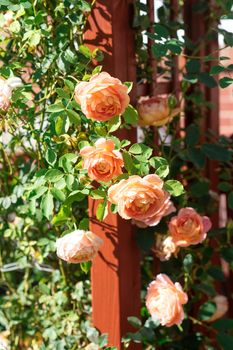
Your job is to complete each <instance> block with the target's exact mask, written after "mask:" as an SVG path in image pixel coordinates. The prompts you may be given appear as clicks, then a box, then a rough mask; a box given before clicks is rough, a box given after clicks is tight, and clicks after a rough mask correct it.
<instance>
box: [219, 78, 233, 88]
mask: <svg viewBox="0 0 233 350" xmlns="http://www.w3.org/2000/svg"><path fill="white" fill-rule="evenodd" d="M231 84H233V79H232V78H230V77H224V78H221V79H219V86H220V87H221V88H222V89H225V88H226V87H228V86H229V85H231Z"/></svg>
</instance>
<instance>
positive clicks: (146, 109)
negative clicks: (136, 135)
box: [137, 96, 181, 126]
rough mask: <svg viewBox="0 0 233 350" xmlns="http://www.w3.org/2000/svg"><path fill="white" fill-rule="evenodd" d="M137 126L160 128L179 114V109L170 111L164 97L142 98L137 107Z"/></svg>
mask: <svg viewBox="0 0 233 350" xmlns="http://www.w3.org/2000/svg"><path fill="white" fill-rule="evenodd" d="M137 110H138V115H139V125H141V126H147V125H151V126H162V125H165V124H167V123H170V122H171V121H172V119H173V118H174V117H175V116H176V115H177V114H179V113H180V111H181V109H180V108H174V109H170V108H169V106H168V99H167V98H165V97H160V96H154V97H142V98H141V99H140V100H139V102H138V105H137Z"/></svg>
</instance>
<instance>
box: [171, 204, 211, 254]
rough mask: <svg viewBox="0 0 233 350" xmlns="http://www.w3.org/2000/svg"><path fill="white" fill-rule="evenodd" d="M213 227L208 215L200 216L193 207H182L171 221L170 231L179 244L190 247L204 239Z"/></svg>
mask: <svg viewBox="0 0 233 350" xmlns="http://www.w3.org/2000/svg"><path fill="white" fill-rule="evenodd" d="M210 228H211V221H210V219H209V218H208V217H207V216H200V215H199V214H198V213H197V212H196V211H195V210H194V209H193V208H183V209H180V211H179V213H178V215H177V216H174V217H173V218H172V219H171V221H170V223H169V231H170V234H171V236H172V238H173V241H174V242H175V244H176V245H177V246H180V247H188V246H190V245H193V244H198V243H201V242H202V241H204V239H205V238H206V233H207V232H208V231H209V230H210Z"/></svg>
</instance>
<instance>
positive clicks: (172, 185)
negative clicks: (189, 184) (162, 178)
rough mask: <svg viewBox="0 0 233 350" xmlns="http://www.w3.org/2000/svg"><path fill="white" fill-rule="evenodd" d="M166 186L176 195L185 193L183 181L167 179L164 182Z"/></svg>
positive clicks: (167, 189) (168, 190)
mask: <svg viewBox="0 0 233 350" xmlns="http://www.w3.org/2000/svg"><path fill="white" fill-rule="evenodd" d="M164 188H165V190H166V191H167V192H169V193H170V194H171V195H172V196H174V197H178V196H180V195H181V194H183V193H184V187H183V185H182V183H180V182H179V181H177V180H167V181H166V182H165V184H164Z"/></svg>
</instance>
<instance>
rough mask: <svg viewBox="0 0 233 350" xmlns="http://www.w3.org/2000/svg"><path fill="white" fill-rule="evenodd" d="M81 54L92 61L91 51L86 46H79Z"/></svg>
mask: <svg viewBox="0 0 233 350" xmlns="http://www.w3.org/2000/svg"><path fill="white" fill-rule="evenodd" d="M79 52H80V53H81V54H82V55H83V56H85V57H86V58H89V59H91V51H90V49H89V48H88V47H87V46H85V45H80V46H79Z"/></svg>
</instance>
